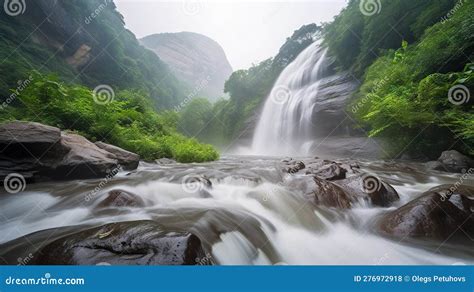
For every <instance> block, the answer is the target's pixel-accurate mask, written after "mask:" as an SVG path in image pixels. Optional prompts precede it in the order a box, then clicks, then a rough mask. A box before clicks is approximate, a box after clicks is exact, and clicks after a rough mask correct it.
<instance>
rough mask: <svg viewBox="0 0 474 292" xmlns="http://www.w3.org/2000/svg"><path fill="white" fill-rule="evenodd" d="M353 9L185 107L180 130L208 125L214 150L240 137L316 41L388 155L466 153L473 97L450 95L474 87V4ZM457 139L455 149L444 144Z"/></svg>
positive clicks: (472, 134)
mask: <svg viewBox="0 0 474 292" xmlns="http://www.w3.org/2000/svg"><path fill="white" fill-rule="evenodd" d="M359 4H360V1H356V0H352V1H350V3H349V4H348V6H347V7H346V8H345V9H344V10H343V11H342V12H341V13H340V14H339V15H337V16H336V17H335V19H334V21H332V22H330V23H323V24H322V25H321V26H317V25H314V24H313V25H307V26H303V27H302V28H300V29H299V30H297V31H295V33H294V34H293V35H292V36H291V37H290V38H288V40H287V42H286V43H285V44H284V45H283V46H282V47H281V49H280V51H279V53H278V54H277V55H276V56H275V57H274V58H270V59H267V60H265V61H263V62H261V63H260V64H257V65H254V66H253V67H251V68H250V69H248V70H240V71H236V72H234V73H233V74H232V76H231V77H230V78H229V80H228V81H227V82H226V86H225V90H226V92H227V93H228V94H229V95H230V99H229V100H222V101H219V102H217V103H216V104H214V105H211V104H209V103H208V102H207V101H206V100H204V99H202V100H199V101H198V100H196V101H194V102H192V103H190V104H189V105H188V107H189V108H188V109H187V110H186V111H189V112H191V113H194V115H195V116H194V117H193V118H190V117H189V116H187V117H185V118H184V120H183V121H182V127H183V128H184V129H185V130H186V131H190V132H193V129H192V128H193V127H195V126H196V124H194V123H192V122H190V120H194V119H196V120H199V121H200V123H201V124H206V123H209V125H210V126H209V129H208V131H206V132H205V133H201V135H199V138H200V139H202V140H203V141H209V142H212V143H217V144H218V145H219V144H220V145H224V144H225V143H228V142H229V141H232V140H233V139H236V138H238V136H239V135H240V134H241V133H242V132H243V131H244V130H245V128H246V126H247V124H246V123H247V122H248V121H249V119H251V118H252V116H254V115H256V114H258V113H257V111H258V110H259V109H260V107H261V105H262V102H263V101H264V100H265V97H266V96H267V95H268V94H269V92H270V90H271V88H272V85H273V83H274V82H275V80H276V78H277V77H278V75H279V73H280V72H281V71H282V69H284V68H285V66H286V65H287V64H288V62H291V61H292V60H293V59H294V58H295V56H297V55H298V53H299V52H301V51H302V50H303V49H304V48H306V47H307V46H308V45H309V44H311V43H312V42H313V38H321V37H322V38H323V39H324V44H325V45H326V46H327V47H328V48H329V52H330V54H331V55H332V56H334V57H335V58H336V61H337V64H338V68H339V70H340V71H341V72H342V71H349V72H351V74H352V75H353V76H354V77H355V78H356V79H357V80H358V81H359V82H360V84H361V85H360V88H359V90H358V91H357V92H356V93H355V94H354V98H353V102H352V103H351V104H350V105H349V106H348V108H347V112H348V113H349V114H351V115H353V118H354V119H355V120H356V121H357V124H358V127H359V128H361V129H362V130H364V131H365V132H366V133H367V134H368V135H370V136H372V137H382V138H384V139H386V140H387V141H388V143H387V144H388V145H390V147H389V148H390V149H389V152H390V153H388V155H389V156H390V158H396V157H400V156H401V155H402V154H405V153H407V154H409V155H412V156H413V157H414V158H424V159H427V158H436V157H437V155H439V153H440V152H441V151H443V150H445V149H448V148H450V147H453V148H457V149H459V150H460V151H463V152H465V153H469V152H471V154H472V150H471V149H474V111H473V101H472V100H470V101H469V99H468V100H467V102H465V103H462V104H456V103H452V102H450V101H449V99H448V96H449V94H450V88H452V87H453V86H456V85H462V86H465V87H466V88H473V85H474V80H473V78H472V77H473V74H474V73H473V69H474V68H473V66H474V65H473V64H472V62H471V61H472V60H473V57H474V39H473V38H474V15H473V13H472V12H473V11H474V7H473V5H474V4H473V3H472V2H469V1H455V0H440V1H410V0H396V1H381V5H382V7H383V9H381V10H380V12H379V13H378V14H375V15H371V16H366V15H364V14H363V13H361V11H360V7H359ZM391 28H396V29H391ZM469 52H470V53H469ZM210 113H213V114H214V115H217V116H218V118H216V119H213V120H217V121H218V122H217V123H216V124H213V122H212V120H211V121H207V120H206V119H209V117H212V116H213V115H212V114H210ZM418 133H421V134H419V135H417V134H418ZM454 139H460V141H461V143H457V144H456V145H451V144H452V142H451V141H453V140H454ZM413 140H414V141H413ZM407 145H408V147H407ZM420 153H422V155H421V156H422V157H421V156H420V157H417V155H420Z"/></svg>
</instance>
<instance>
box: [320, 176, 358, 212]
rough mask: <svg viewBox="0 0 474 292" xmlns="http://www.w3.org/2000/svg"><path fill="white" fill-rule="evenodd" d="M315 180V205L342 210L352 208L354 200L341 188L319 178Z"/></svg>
mask: <svg viewBox="0 0 474 292" xmlns="http://www.w3.org/2000/svg"><path fill="white" fill-rule="evenodd" d="M313 179H314V182H315V184H316V187H315V189H314V191H313V194H314V203H315V204H316V205H324V206H327V207H334V208H340V209H350V208H351V206H352V202H353V198H351V197H350V196H349V195H348V194H347V193H346V192H345V191H344V190H343V189H342V188H341V187H339V186H338V185H336V184H334V183H331V182H329V181H326V180H324V179H320V178H318V177H314V178H313Z"/></svg>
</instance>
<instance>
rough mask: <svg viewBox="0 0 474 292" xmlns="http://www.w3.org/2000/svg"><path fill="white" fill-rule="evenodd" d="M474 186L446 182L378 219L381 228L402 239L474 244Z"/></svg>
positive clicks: (387, 233)
mask: <svg viewBox="0 0 474 292" xmlns="http://www.w3.org/2000/svg"><path fill="white" fill-rule="evenodd" d="M473 213H474V188H472V187H464V186H460V187H457V188H453V186H450V185H443V186H439V187H436V188H433V189H431V190H429V191H428V192H426V193H424V194H423V195H422V196H421V197H419V198H418V199H416V200H414V201H411V202H409V203H408V204H406V205H404V206H402V207H400V208H398V209H397V210H395V211H392V212H390V213H388V214H386V215H384V216H382V217H381V218H380V220H379V223H378V225H379V229H380V231H381V232H382V233H383V234H384V235H387V236H390V237H395V238H399V239H405V238H406V239H409V238H415V239H431V240H437V241H440V242H444V241H450V242H456V243H465V244H467V245H469V244H470V245H471V247H472V240H474V216H472V215H473Z"/></svg>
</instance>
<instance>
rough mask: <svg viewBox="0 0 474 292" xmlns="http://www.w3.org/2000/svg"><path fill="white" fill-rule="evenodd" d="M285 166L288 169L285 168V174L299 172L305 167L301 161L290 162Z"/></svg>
mask: <svg viewBox="0 0 474 292" xmlns="http://www.w3.org/2000/svg"><path fill="white" fill-rule="evenodd" d="M286 164H287V166H288V167H286V169H285V172H287V173H290V174H294V173H297V172H299V171H300V170H303V169H305V167H306V165H305V164H304V162H303V161H296V160H292V161H290V162H288V163H286Z"/></svg>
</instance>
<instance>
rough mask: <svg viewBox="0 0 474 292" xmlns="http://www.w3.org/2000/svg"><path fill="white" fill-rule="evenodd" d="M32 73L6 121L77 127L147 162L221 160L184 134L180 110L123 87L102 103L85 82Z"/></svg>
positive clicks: (6, 110)
mask: <svg viewBox="0 0 474 292" xmlns="http://www.w3.org/2000/svg"><path fill="white" fill-rule="evenodd" d="M31 77H32V78H31V80H32V81H31V82H30V83H29V84H27V85H26V86H24V89H23V90H22V91H21V92H19V94H18V96H17V98H13V99H12V100H11V103H10V104H9V105H7V106H6V107H5V108H4V109H3V110H2V111H0V120H3V121H5V120H15V119H18V120H27V121H36V122H41V123H44V124H48V125H53V126H57V127H59V128H60V129H69V130H74V131H77V132H79V133H80V134H82V135H84V136H86V137H87V138H89V139H90V140H92V141H97V140H100V141H104V142H107V143H111V144H113V145H117V146H119V147H122V148H124V149H127V150H129V151H132V152H135V153H138V154H140V156H141V158H142V159H145V160H153V159H157V158H162V157H168V158H174V159H176V160H177V161H180V162H202V161H210V160H215V159H217V158H218V153H217V152H216V151H215V150H214V148H213V147H212V146H210V145H203V144H199V143H198V142H197V141H196V140H195V139H189V138H185V137H184V136H182V135H181V134H178V133H177V132H176V130H175V128H176V123H177V120H178V117H177V116H176V114H174V113H172V112H165V113H163V114H157V113H156V112H155V110H154V109H153V107H152V106H151V104H150V101H149V98H147V97H144V96H146V94H145V93H143V92H138V91H135V90H134V91H131V90H124V91H119V92H117V94H116V96H115V98H114V100H113V101H111V102H109V103H106V104H98V103H96V102H94V98H93V93H92V92H91V90H90V89H88V88H86V87H84V86H77V85H66V84H64V83H62V82H60V81H59V79H58V78H57V77H54V76H49V77H44V76H42V75H40V74H38V73H35V74H32V75H31Z"/></svg>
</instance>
